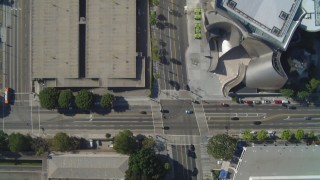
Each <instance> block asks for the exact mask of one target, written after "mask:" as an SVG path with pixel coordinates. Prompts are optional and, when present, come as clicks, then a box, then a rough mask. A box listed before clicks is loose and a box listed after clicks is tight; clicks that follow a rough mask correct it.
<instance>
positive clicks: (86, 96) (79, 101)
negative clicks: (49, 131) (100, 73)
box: [75, 89, 93, 110]
mask: <svg viewBox="0 0 320 180" xmlns="http://www.w3.org/2000/svg"><path fill="white" fill-rule="evenodd" d="M75 102H76V105H77V107H78V108H80V109H83V110H89V109H90V108H91V106H92V104H93V94H92V93H91V92H89V91H87V90H85V89H83V90H81V91H79V92H78V94H77V96H76V100H75Z"/></svg>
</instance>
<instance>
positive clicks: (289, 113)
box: [203, 104, 320, 130]
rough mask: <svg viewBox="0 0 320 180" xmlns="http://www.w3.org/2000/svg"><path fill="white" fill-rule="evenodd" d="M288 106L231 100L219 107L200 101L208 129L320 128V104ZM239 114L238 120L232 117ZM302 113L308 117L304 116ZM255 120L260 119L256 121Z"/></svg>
mask: <svg viewBox="0 0 320 180" xmlns="http://www.w3.org/2000/svg"><path fill="white" fill-rule="evenodd" d="M294 106H295V107H296V109H294V110H292V109H287V108H285V107H283V106H281V105H274V104H273V105H254V106H252V107H251V106H248V105H245V104H233V105H230V107H222V106H220V105H219V104H203V109H204V112H205V116H206V120H207V123H208V127H209V129H210V130H214V129H223V128H224V129H226V130H227V129H286V128H289V129H290V128H294V129H297V128H302V129H319V127H320V108H319V107H315V106H310V107H302V106H299V105H294ZM233 117H238V118H239V120H231V118H233ZM304 117H311V120H305V119H304ZM254 121H261V124H260V125H255V124H254Z"/></svg>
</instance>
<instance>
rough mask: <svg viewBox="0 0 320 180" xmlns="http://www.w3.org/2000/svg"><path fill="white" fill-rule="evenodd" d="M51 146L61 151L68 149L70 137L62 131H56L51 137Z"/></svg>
mask: <svg viewBox="0 0 320 180" xmlns="http://www.w3.org/2000/svg"><path fill="white" fill-rule="evenodd" d="M53 148H54V149H55V150H56V151H62V152H64V151H68V150H70V149H71V147H70V137H69V136H68V135H67V134H66V133H64V132H59V133H57V134H56V135H55V136H54V137H53Z"/></svg>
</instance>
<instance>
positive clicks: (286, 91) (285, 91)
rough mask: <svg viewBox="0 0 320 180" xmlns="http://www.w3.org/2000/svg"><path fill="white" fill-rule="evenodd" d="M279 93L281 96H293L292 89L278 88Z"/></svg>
mask: <svg viewBox="0 0 320 180" xmlns="http://www.w3.org/2000/svg"><path fill="white" fill-rule="evenodd" d="M280 93H281V95H282V96H285V97H293V96H294V90H292V89H280Z"/></svg>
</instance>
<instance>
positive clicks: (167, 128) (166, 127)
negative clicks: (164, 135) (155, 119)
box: [162, 126, 170, 130]
mask: <svg viewBox="0 0 320 180" xmlns="http://www.w3.org/2000/svg"><path fill="white" fill-rule="evenodd" d="M162 129H164V130H169V129H170V128H169V126H164V127H163V128H162Z"/></svg>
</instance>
